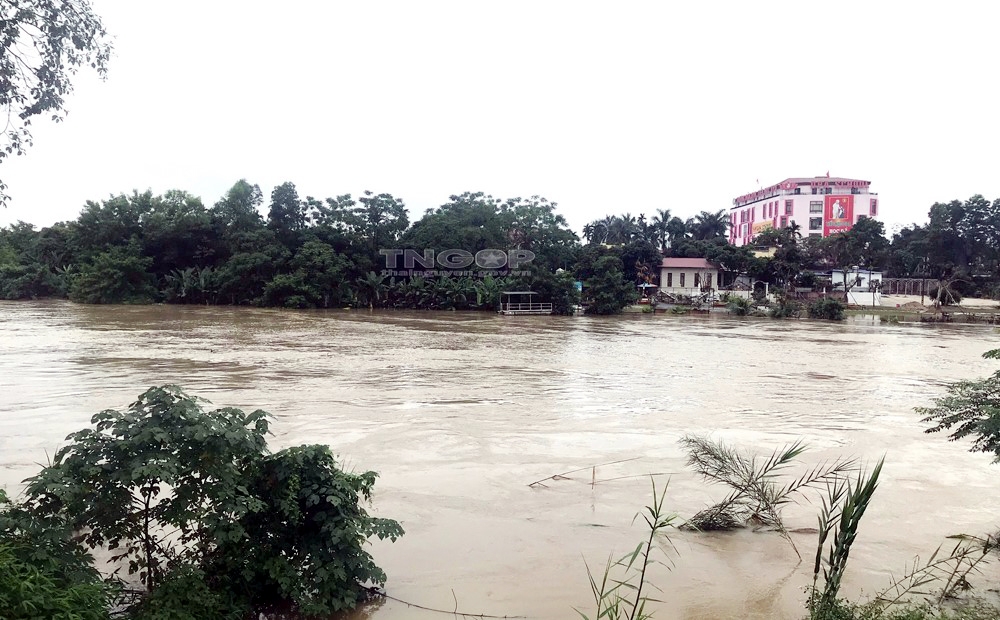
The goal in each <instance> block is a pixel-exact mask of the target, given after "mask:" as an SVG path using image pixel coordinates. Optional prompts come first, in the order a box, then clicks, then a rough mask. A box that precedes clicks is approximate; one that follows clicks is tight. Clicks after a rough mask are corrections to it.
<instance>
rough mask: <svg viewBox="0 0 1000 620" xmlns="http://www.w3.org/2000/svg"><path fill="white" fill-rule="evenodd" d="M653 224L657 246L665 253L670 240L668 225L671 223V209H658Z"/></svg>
mask: <svg viewBox="0 0 1000 620" xmlns="http://www.w3.org/2000/svg"><path fill="white" fill-rule="evenodd" d="M652 222H653V224H652V226H650V228H652V229H653V232H654V233H655V235H656V242H657V246H658V247H659V248H660V251H661V252H663V251H664V250H666V249H667V240H668V239H669V234H668V230H667V225H668V224H669V223H670V209H657V210H656V215H654V216H653V219H652Z"/></svg>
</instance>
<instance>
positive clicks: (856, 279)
mask: <svg viewBox="0 0 1000 620" xmlns="http://www.w3.org/2000/svg"><path fill="white" fill-rule="evenodd" d="M829 278H830V284H831V285H832V287H833V291H834V292H843V290H844V284H845V283H846V284H847V288H848V289H849V290H848V292H847V303H849V304H853V305H856V306H881V305H882V272H881V271H872V270H871V269H861V268H858V267H854V268H852V269H848V270H847V274H846V275H845V274H844V271H843V270H841V269H834V270H832V271H830V275H829Z"/></svg>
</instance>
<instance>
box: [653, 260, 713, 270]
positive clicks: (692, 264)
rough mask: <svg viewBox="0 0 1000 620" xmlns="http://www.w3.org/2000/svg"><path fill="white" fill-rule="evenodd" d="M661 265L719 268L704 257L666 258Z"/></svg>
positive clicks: (685, 267) (683, 267) (682, 267)
mask: <svg viewBox="0 0 1000 620" xmlns="http://www.w3.org/2000/svg"><path fill="white" fill-rule="evenodd" d="M660 267H674V268H680V269H718V268H719V267H718V266H717V265H714V264H712V263H710V262H708V261H707V260H706V259H704V258H664V259H663V262H662V263H660Z"/></svg>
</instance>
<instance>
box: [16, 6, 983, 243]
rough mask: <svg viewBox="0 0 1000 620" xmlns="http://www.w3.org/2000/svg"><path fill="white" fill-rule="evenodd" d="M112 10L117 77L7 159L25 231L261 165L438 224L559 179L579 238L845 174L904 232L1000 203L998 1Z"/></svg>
mask: <svg viewBox="0 0 1000 620" xmlns="http://www.w3.org/2000/svg"><path fill="white" fill-rule="evenodd" d="M93 3H94V6H95V9H96V10H97V12H98V13H99V14H100V15H102V16H103V18H104V20H105V23H106V25H107V27H108V29H109V30H110V31H111V32H112V33H113V34H114V35H115V36H116V44H115V45H116V57H115V58H114V59H113V62H112V64H111V67H110V72H109V77H108V80H107V81H106V82H103V83H102V82H100V81H98V80H96V79H95V78H93V77H91V76H89V75H88V76H82V75H81V76H80V77H79V78H78V80H77V89H76V93H75V94H74V95H73V96H72V97H71V99H70V100H69V101H68V107H69V116H68V118H67V120H66V121H65V122H63V123H61V124H52V123H49V122H46V121H43V120H38V121H36V124H35V125H34V135H35V145H34V147H33V148H32V149H31V150H30V151H29V153H28V154H27V155H25V156H23V157H17V158H11V159H8V160H6V161H5V162H4V163H3V165H2V166H0V177H2V178H3V179H4V180H5V181H6V182H7V183H8V185H9V190H8V193H10V194H11V195H12V196H13V200H12V201H11V204H10V206H8V207H7V208H6V209H0V224H7V223H10V222H13V221H16V220H19V219H23V220H26V221H30V222H32V223H34V224H37V225H49V224H52V223H53V222H55V221H59V220H65V219H72V218H75V217H76V215H77V214H78V213H79V210H80V208H81V207H82V205H83V204H84V202H85V201H86V200H88V199H90V200H95V199H103V198H106V197H108V196H109V195H110V194H118V193H122V192H130V191H131V190H133V189H139V190H145V189H152V190H153V191H154V192H157V193H160V192H163V191H165V190H168V189H174V188H176V189H184V190H187V191H190V192H192V193H194V194H196V195H199V196H201V197H202V199H203V200H204V202H205V203H206V205H211V204H213V203H214V202H215V201H216V200H217V199H218V198H219V196H220V195H221V194H222V193H223V192H224V191H225V190H226V189H227V188H228V187H229V186H231V185H232V184H233V183H234V182H235V181H236V180H238V179H240V178H244V177H245V178H247V179H248V180H249V181H251V182H253V183H257V184H259V185H260V186H261V188H262V189H263V190H264V192H265V194H269V193H270V190H271V188H272V187H273V186H274V185H276V184H278V183H281V182H284V181H292V182H294V183H295V184H296V185H297V186H298V188H299V191H300V193H301V195H303V196H306V195H312V196H315V197H317V198H320V197H326V196H332V195H337V194H343V193H353V194H358V193H360V192H362V191H364V190H366V189H370V190H372V191H375V192H390V193H392V194H394V195H396V196H398V197H401V198H403V199H404V200H405V201H406V204H407V205H408V206H409V208H410V213H411V215H413V216H419V215H420V214H422V213H423V212H424V210H425V209H427V208H429V207H434V206H437V205H440V204H442V203H443V202H445V201H446V200H447V198H448V196H449V195H451V194H456V193H461V192H464V191H484V192H487V193H491V194H493V195H495V196H499V197H514V196H524V197H527V196H530V195H535V194H538V195H542V196H545V197H547V198H548V199H550V200H552V201H555V202H557V203H558V205H559V207H558V209H559V212H560V213H562V214H563V215H565V216H566V218H567V219H568V220H569V222H570V224H571V226H572V227H573V228H574V229H575V230H577V231H579V230H580V229H581V228H582V226H583V225H584V224H585V223H586V222H588V221H590V220H593V219H595V218H598V217H603V216H604V215H607V214H612V213H622V212H626V211H627V212H631V213H632V214H638V213H641V212H645V213H647V214H649V215H652V214H653V213H655V210H656V209H657V208H668V209H671V210H672V212H673V213H674V214H675V215H680V216H682V217H688V216H691V215H693V214H695V213H697V212H698V211H700V210H713V211H714V210H718V209H728V208H729V207H730V206H731V201H732V199H733V198H734V197H735V196H737V195H739V194H743V193H746V192H749V191H753V190H756V189H758V187H759V185H764V186H766V185H770V184H772V183H776V182H778V181H780V180H782V179H784V178H786V177H789V176H815V175H825V174H826V173H827V172H830V173H831V175H833V176H845V177H854V178H861V179H867V180H870V181H872V189H873V191H876V192H878V193H879V194H880V197H881V200H880V207H881V212H882V213H881V215H882V218H883V219H884V220H885V221H886V223H887V225H888V227H889V228H890V229H891V228H892V227H893V226H894V225H897V224H908V223H911V222H914V221H918V222H923V221H924V220H925V218H926V213H927V208H928V206H930V204H932V203H933V202H934V201H938V200H941V201H944V200H950V199H953V198H963V199H964V198H967V197H969V196H970V195H972V194H975V193H982V194H984V195H986V196H987V197H988V198H991V199H993V198H996V197H1000V154H998V152H1000V113H998V109H1000V107H998V104H1000V97H998V95H1000V85H998V80H997V76H998V75H1000V67H998V59H1000V52H998V51H997V39H996V25H997V24H998V23H1000V3H996V2H985V1H984V2H954V3H944V2H933V3H931V2H906V3H903V2H870V1H864V2H861V1H853V0H852V1H843V0H840V1H837V2H833V1H826V2H802V1H801V0H797V1H790V2H765V1H761V0H756V1H754V2H746V1H741V2H731V3H726V2H679V1H677V2H663V1H661V2H615V3H612V2H602V3H597V2H583V1H580V0H574V1H571V2H570V1H567V2H556V1H545V2H540V1H514V0H505V1H504V2H493V3H485V2H468V1H461V2H435V1H431V0H421V1H419V2H415V1H400V2H377V1H371V0H368V1H365V2H294V1H287V0H286V1H285V2H280V3H279V2H253V1H248V0H240V1H238V2H237V1H222V0H212V1H211V2H208V1H205V0H198V1H192V0H173V1H171V2H156V3H153V2H137V1H135V0H93ZM758 180H759V185H758Z"/></svg>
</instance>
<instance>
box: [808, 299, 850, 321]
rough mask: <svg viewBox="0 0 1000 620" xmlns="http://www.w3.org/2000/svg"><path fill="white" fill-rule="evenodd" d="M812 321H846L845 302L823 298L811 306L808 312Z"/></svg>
mask: <svg viewBox="0 0 1000 620" xmlns="http://www.w3.org/2000/svg"><path fill="white" fill-rule="evenodd" d="M807 312H808V314H809V318H810V319H826V320H828V321H842V320H844V304H843V302H841V301H839V300H837V299H834V298H832V297H822V298H820V299H817V300H816V301H814V302H812V303H811V304H809V308H808V310H807Z"/></svg>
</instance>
